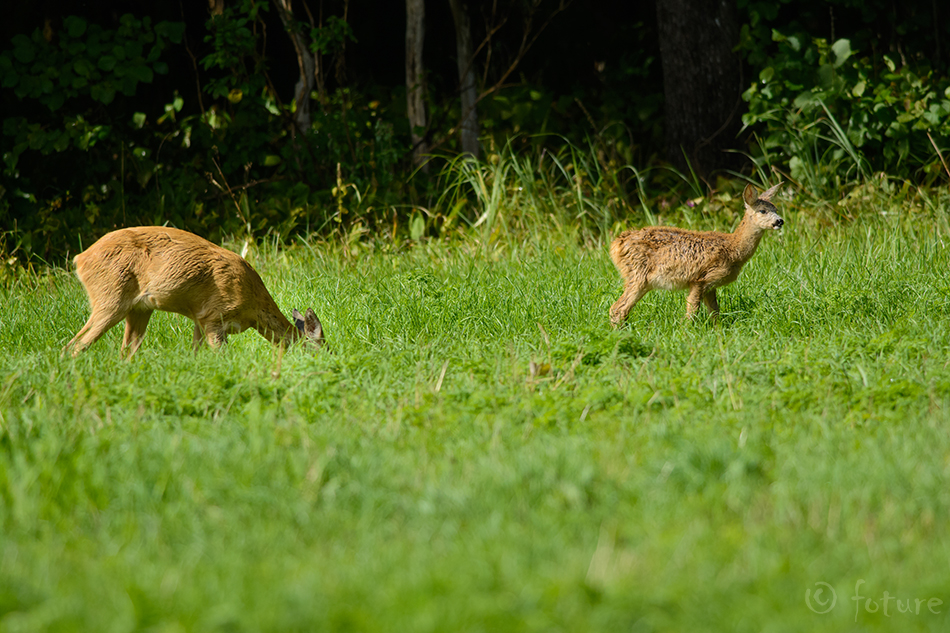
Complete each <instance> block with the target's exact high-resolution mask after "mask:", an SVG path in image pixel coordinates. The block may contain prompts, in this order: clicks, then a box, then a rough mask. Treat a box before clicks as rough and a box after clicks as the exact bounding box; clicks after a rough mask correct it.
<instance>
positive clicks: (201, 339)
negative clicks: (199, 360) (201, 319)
mask: <svg viewBox="0 0 950 633" xmlns="http://www.w3.org/2000/svg"><path fill="white" fill-rule="evenodd" d="M204 344H205V333H204V332H203V331H202V330H201V326H200V325H198V322H197V321H195V333H194V335H193V336H192V337H191V349H193V350H194V351H196V352H197V351H198V350H199V349H201V346H202V345H204Z"/></svg>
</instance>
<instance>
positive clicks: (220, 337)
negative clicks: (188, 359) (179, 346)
mask: <svg viewBox="0 0 950 633" xmlns="http://www.w3.org/2000/svg"><path fill="white" fill-rule="evenodd" d="M199 331H200V332H202V333H203V334H204V340H205V342H206V343H208V345H209V346H210V347H211V348H212V349H217V348H219V347H221V346H222V345H224V344H225V343H227V342H228V334H227V332H225V330H224V323H223V322H222V321H221V319H220V318H218V319H215V318H211V319H207V320H205V321H204V322H200V323H199V324H198V325H196V326H195V336H198V332H199ZM197 349H198V348H197V347H195V350H196V351H197Z"/></svg>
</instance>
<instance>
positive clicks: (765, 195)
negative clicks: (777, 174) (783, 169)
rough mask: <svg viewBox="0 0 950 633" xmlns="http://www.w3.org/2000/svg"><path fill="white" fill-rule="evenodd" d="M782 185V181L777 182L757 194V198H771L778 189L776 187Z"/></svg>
mask: <svg viewBox="0 0 950 633" xmlns="http://www.w3.org/2000/svg"><path fill="white" fill-rule="evenodd" d="M781 186H782V183H778V184H777V185H774V186H772V187H769V188H768V189H766V190H765V191H763V192H762V193H760V194H759V200H771V199H772V196H774V195H775V192H776V191H778V188H779V187H781Z"/></svg>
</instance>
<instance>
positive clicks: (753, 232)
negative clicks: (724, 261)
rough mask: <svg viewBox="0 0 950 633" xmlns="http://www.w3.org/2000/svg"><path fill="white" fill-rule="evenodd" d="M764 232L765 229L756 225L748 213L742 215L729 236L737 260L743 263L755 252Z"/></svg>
mask: <svg viewBox="0 0 950 633" xmlns="http://www.w3.org/2000/svg"><path fill="white" fill-rule="evenodd" d="M764 232H765V229H763V228H761V227H758V226H756V225H755V223H754V222H753V221H752V218H751V216H750V215H749V214H748V213H746V214H745V215H744V216H742V221H741V222H739V226H738V227H736V230H735V232H734V233H732V235H731V236H730V237H731V239H732V246H733V249H734V250H735V253H736V258H737V259H738V261H740V262H742V263H745V262H747V261H748V260H749V258H750V257H752V255H753V254H755V249H756V248H758V247H759V241H760V240H761V239H762V233H764Z"/></svg>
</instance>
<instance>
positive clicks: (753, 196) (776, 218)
mask: <svg viewBox="0 0 950 633" xmlns="http://www.w3.org/2000/svg"><path fill="white" fill-rule="evenodd" d="M781 185H782V183H778V184H777V185H775V186H774V187H771V188H769V189H767V190H766V191H763V192H762V193H761V194H760V193H759V192H758V191H756V189H755V187H753V186H752V185H746V187H745V191H743V192H742V200H743V202H745V213H746V216H748V217H749V218H750V219H751V220H752V222H753V224H755V226H757V227H759V228H760V229H780V228H782V225H783V224H785V220H783V219H782V218H781V216H780V215H779V214H778V210H777V209H776V208H775V205H774V204H772V202H771V200H772V196H773V195H775V192H776V191H778V188H779V187H780V186H781Z"/></svg>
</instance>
